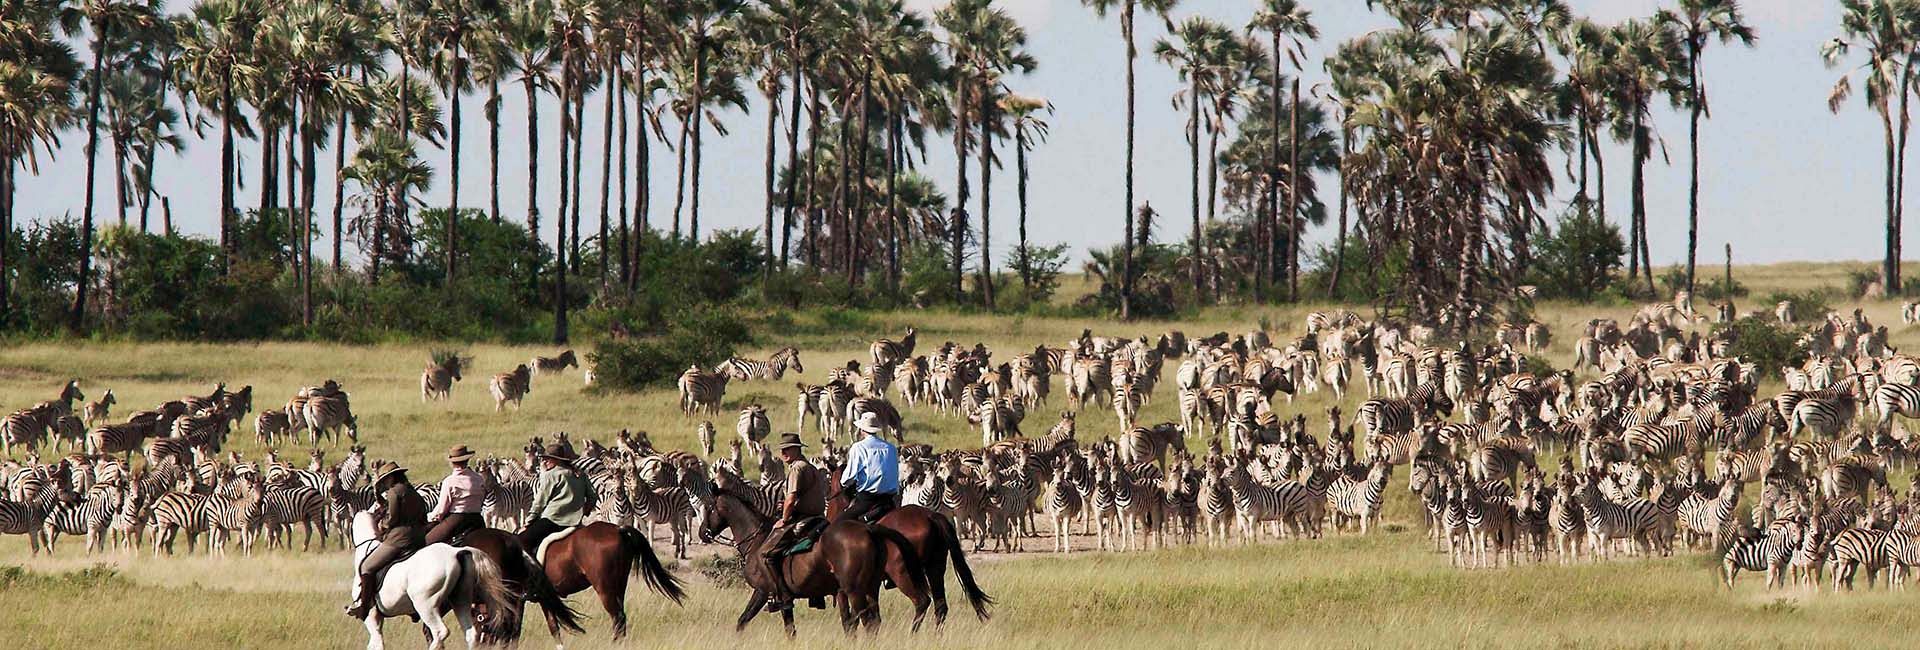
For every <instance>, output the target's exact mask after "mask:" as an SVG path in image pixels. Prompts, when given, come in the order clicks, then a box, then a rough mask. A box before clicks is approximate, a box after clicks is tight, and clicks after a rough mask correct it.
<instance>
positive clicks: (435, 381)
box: [420, 354, 470, 402]
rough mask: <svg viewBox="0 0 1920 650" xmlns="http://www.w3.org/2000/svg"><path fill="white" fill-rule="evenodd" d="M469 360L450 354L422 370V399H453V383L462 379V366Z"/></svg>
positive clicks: (425, 400) (423, 400) (426, 400)
mask: <svg viewBox="0 0 1920 650" xmlns="http://www.w3.org/2000/svg"><path fill="white" fill-rule="evenodd" d="M469 362H470V360H467V359H462V358H460V355H457V354H449V355H446V359H445V360H442V361H439V362H436V363H433V364H431V365H428V366H427V368H426V369H425V370H422V371H420V401H422V402H428V401H433V400H444V399H451V398H452V397H453V384H454V382H458V381H460V379H461V377H460V370H461V367H462V366H464V365H466V364H467V363H469Z"/></svg>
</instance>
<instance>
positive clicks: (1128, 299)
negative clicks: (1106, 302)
mask: <svg viewBox="0 0 1920 650" xmlns="http://www.w3.org/2000/svg"><path fill="white" fill-rule="evenodd" d="M1125 3H1126V4H1124V5H1121V9H1120V37H1121V39H1123V40H1125V41H1126V46H1127V157H1126V170H1127V171H1126V183H1125V185H1126V192H1125V194H1123V198H1122V200H1123V201H1125V202H1126V204H1125V205H1124V206H1122V207H1121V208H1120V212H1121V217H1122V218H1123V219H1125V220H1126V222H1127V227H1126V235H1125V236H1126V239H1124V240H1122V241H1121V242H1120V320H1128V319H1131V318H1133V130H1134V105H1133V103H1134V102H1133V100H1134V79H1133V62H1134V59H1136V58H1138V57H1139V56H1140V53H1139V51H1138V50H1137V49H1136V48H1135V47H1134V44H1133V6H1134V3H1135V0H1125Z"/></svg>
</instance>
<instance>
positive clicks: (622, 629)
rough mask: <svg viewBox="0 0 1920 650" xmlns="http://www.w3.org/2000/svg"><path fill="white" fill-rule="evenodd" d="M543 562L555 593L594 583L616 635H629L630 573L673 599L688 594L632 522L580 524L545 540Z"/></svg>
mask: <svg viewBox="0 0 1920 650" xmlns="http://www.w3.org/2000/svg"><path fill="white" fill-rule="evenodd" d="M526 550H527V552H528V553H529V554H531V553H533V552H534V549H526ZM635 560H639V561H638V562H635ZM545 568H546V577H547V582H548V584H551V585H552V587H553V593H554V594H555V598H556V599H558V598H565V597H567V596H570V595H573V594H576V593H579V592H581V591H584V590H586V589H587V588H588V587H592V588H593V591H594V593H595V594H596V595H598V596H600V606H601V607H603V608H605V609H606V610H607V617H608V618H611V619H613V638H615V639H619V638H622V637H625V636H626V635H627V577H628V576H629V575H630V574H634V573H638V574H640V576H641V577H642V578H644V579H646V581H647V587H648V588H651V589H653V590H654V591H657V592H659V593H660V595H662V596H666V597H667V599H668V600H671V601H673V603H674V604H675V605H678V604H681V600H683V599H685V598H686V590H685V589H684V588H683V587H681V585H680V579H679V578H675V577H674V576H673V574H672V573H671V572H668V571H667V568H666V567H665V566H663V565H661V564H660V558H658V557H655V556H654V554H653V545H652V544H649V543H647V535H646V533H642V532H640V531H638V530H635V529H634V528H632V527H630V526H615V525H613V524H609V523H607V522H604V521H597V522H594V523H591V524H587V525H586V526H582V527H580V528H578V529H576V530H574V531H573V533H572V534H569V535H567V536H566V537H565V538H562V539H560V540H559V541H557V542H554V543H552V544H551V545H548V546H547V557H546V563H545ZM544 608H545V607H544V605H543V609H544ZM547 611H549V612H551V611H552V610H550V609H549V610H547ZM554 625H555V622H554V620H553V619H552V617H551V615H550V616H549V618H548V628H549V630H550V631H553V633H554V634H555V635H556V636H557V635H558V634H559V628H558V627H555V626H554ZM560 625H561V627H564V626H565V624H564V623H561V624H560ZM573 629H579V628H578V626H575V627H574V628H573Z"/></svg>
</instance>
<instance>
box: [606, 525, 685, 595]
mask: <svg viewBox="0 0 1920 650" xmlns="http://www.w3.org/2000/svg"><path fill="white" fill-rule="evenodd" d="M620 545H621V546H624V547H626V549H627V551H628V552H630V553H633V554H634V555H635V556H637V557H639V558H640V563H639V564H636V565H634V567H633V571H634V572H635V573H639V574H640V576H641V577H643V578H645V579H646V581H647V587H649V588H651V589H653V590H654V591H657V592H660V595H662V596H666V597H667V600H671V601H673V604H675V605H683V604H684V603H683V602H682V601H683V600H685V599H686V597H687V592H686V588H685V587H682V586H681V585H680V579H679V578H676V577H674V576H673V573H672V572H670V571H667V567H666V566H664V565H662V564H660V558H659V556H656V555H654V554H653V544H651V543H648V542H647V536H646V534H644V533H641V532H640V531H639V530H638V529H635V528H634V527H632V526H621V527H620Z"/></svg>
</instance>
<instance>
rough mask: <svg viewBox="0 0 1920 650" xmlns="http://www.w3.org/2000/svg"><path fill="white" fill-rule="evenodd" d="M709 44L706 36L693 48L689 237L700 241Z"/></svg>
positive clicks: (695, 42) (699, 39)
mask: <svg viewBox="0 0 1920 650" xmlns="http://www.w3.org/2000/svg"><path fill="white" fill-rule="evenodd" d="M706 86H707V46H706V40H705V37H704V36H703V37H701V38H697V39H695V40H694V50H693V188H692V191H693V207H691V208H690V209H689V210H688V216H687V237H688V238H690V239H692V240H693V242H694V243H699V242H700V134H701V133H703V132H705V131H706V128H705V127H706V124H705V123H704V120H702V119H701V118H703V117H705V116H706V111H707V96H706Z"/></svg>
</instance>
